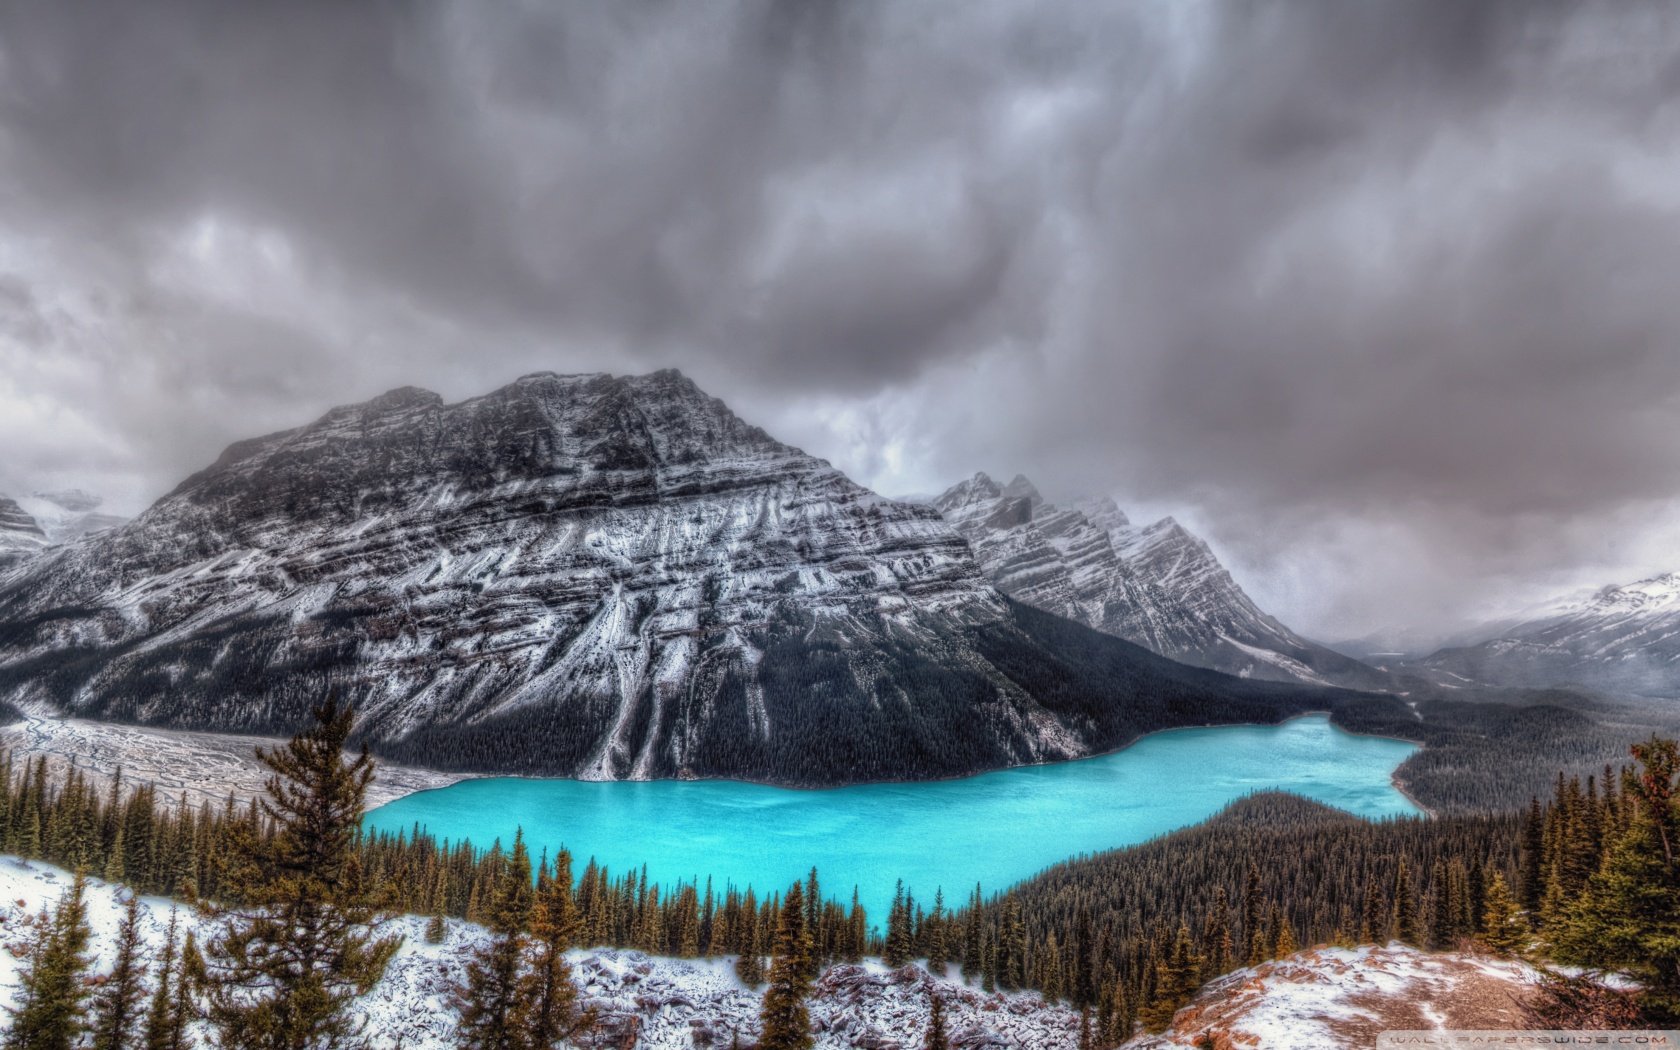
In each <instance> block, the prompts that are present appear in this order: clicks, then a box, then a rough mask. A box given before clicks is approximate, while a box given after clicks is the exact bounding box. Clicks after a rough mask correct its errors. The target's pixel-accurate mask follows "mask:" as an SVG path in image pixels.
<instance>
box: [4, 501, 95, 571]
mask: <svg viewBox="0 0 1680 1050" xmlns="http://www.w3.org/2000/svg"><path fill="white" fill-rule="evenodd" d="M103 505H104V501H103V500H102V499H100V497H98V496H93V495H89V494H88V493H86V492H83V491H81V490H80V489H72V490H70V491H68V492H37V493H35V494H34V495H32V496H24V497H19V498H17V499H12V498H10V497H8V496H4V495H0V569H4V568H5V567H6V566H8V565H15V564H17V563H19V562H22V561H23V560H25V559H26V558H29V557H31V556H33V555H35V554H39V553H40V552H41V551H43V550H45V549H46V548H47V547H49V546H51V545H52V544H55V543H69V542H70V541H72V540H75V539H78V538H79V537H82V536H86V535H88V534H89V533H93V532H99V531H101V530H103V529H109V528H112V527H114V526H117V525H121V524H122V523H123V521H125V520H126V519H124V518H119V517H117V516H115V515H112V514H104V513H101V512H100V510H99V508H100V507H101V506H103Z"/></svg>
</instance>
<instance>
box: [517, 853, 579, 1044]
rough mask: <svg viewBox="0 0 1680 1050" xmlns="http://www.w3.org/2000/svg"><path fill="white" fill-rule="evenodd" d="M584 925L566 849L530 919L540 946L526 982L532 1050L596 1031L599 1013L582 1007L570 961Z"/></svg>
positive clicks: (541, 888) (540, 887) (543, 885)
mask: <svg viewBox="0 0 1680 1050" xmlns="http://www.w3.org/2000/svg"><path fill="white" fill-rule="evenodd" d="M545 868H546V865H545ZM545 874H546V872H545ZM582 925H583V923H582V920H581V918H580V917H579V916H578V913H577V905H576V902H575V901H574V900H573V899H572V858H571V856H570V855H569V854H567V853H566V851H565V850H561V851H560V854H559V855H558V856H557V857H556V858H555V861H554V874H553V875H552V876H548V877H546V878H544V879H541V880H539V885H538V892H537V901H536V909H535V912H534V914H533V916H532V920H531V932H532V934H533V935H534V936H535V937H536V939H537V943H538V946H539V956H538V959H537V965H536V969H535V971H534V972H533V973H532V974H531V975H530V977H529V978H527V981H528V982H529V985H530V987H529V989H528V991H527V993H526V997H527V999H528V1000H529V1001H530V1003H531V1009H530V1017H529V1026H530V1027H529V1032H528V1042H527V1045H528V1046H529V1047H530V1048H531V1050H551V1048H552V1047H556V1046H559V1045H561V1044H562V1043H564V1042H565V1041H566V1040H568V1039H571V1038H572V1037H574V1036H576V1035H578V1034H579V1033H581V1032H585V1031H588V1030H589V1029H591V1028H594V1027H595V1018H596V1013H595V1010H594V1009H593V1008H590V1009H587V1010H586V1009H583V1008H582V1007H581V1006H580V1005H579V1003H578V989H577V985H576V984H574V983H573V982H572V968H571V964H569V963H568V962H567V961H566V949H567V948H569V947H571V939H572V936H573V934H574V933H576V931H577V930H579V929H580V928H581V927H582Z"/></svg>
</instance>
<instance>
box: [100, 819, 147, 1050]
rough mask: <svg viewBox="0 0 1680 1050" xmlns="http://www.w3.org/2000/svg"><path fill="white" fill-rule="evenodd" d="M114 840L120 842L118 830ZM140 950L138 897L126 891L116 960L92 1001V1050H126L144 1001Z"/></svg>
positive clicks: (119, 830)
mask: <svg viewBox="0 0 1680 1050" xmlns="http://www.w3.org/2000/svg"><path fill="white" fill-rule="evenodd" d="M117 838H118V839H119V840H120V839H121V838H122V831H121V828H120V826H119V829H118V831H117ZM140 950H141V946H140V895H139V894H137V893H134V892H132V891H130V892H129V894H128V906H127V908H126V909H125V910H124V912H123V920H122V924H121V925H120V926H118V927H117V957H116V960H115V962H114V963H113V964H112V966H111V973H110V976H108V977H107V978H106V979H105V984H104V985H103V986H102V987H101V988H100V989H99V991H98V993H97V994H95V995H94V997H93V1024H92V1030H93V1050H129V1043H130V1037H131V1036H132V1034H133V1033H134V1031H135V1029H136V1028H137V1027H138V1026H139V1024H140V1002H141V1000H142V999H144V998H145V997H146V989H145V985H144V983H143V982H144V980H145V976H146V965H145V964H144V963H143V962H141V961H140Z"/></svg>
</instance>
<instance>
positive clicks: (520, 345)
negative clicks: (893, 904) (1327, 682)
mask: <svg viewBox="0 0 1680 1050" xmlns="http://www.w3.org/2000/svg"><path fill="white" fill-rule="evenodd" d="M1677 12H1680V7H1677V5H1673V4H1670V3H1666V2H1664V3H1654V4H1650V5H1648V6H1647V5H1643V4H1640V3H1636V2H1632V0H1613V2H1606V3H1602V4H1557V3H1545V2H1537V0H1520V2H1513V3H1499V2H1495V0H1477V2H1474V3H1467V2H1465V0H1440V2H1426V0H1393V2H1388V3H1373V2H1361V0H1326V2H1323V3H1310V2H1305V0H1302V2H1291V3H1278V4H1268V3H1235V2H1232V3H1221V4H1202V3H1195V2H1189V0H1158V2H1153V3H1144V2H1130V3H1126V2H1118V3H1107V4H1094V3H1091V2H1090V0H1048V2H1040V3H991V2H986V0H951V2H941V0H894V2H891V3H869V2H866V0H835V2H821V0H788V2H786V3H768V2H750V3H713V2H706V0H682V2H675V0H672V2H630V0H604V2H601V3H598V4H590V3H586V2H577V0H574V2H565V3H540V2H535V0H527V2H523V3H492V2H486V0H469V2H461V3H448V2H429V3H419V2H415V3H408V2H403V3H396V2H392V3H378V2H371V0H370V2H355V3H346V2H342V0H332V2H326V3H320V4H306V3H280V2H276V3H267V4H250V3H229V2H227V0H204V2H202V3H171V2H148V3H145V4H112V3H108V2H104V0H98V2H87V3H83V2H80V0H9V2H7V3H6V4H4V5H0V490H7V491H12V492H14V493H22V492H27V491H33V490H36V489H44V488H55V487H62V486H66V485H81V486H83V487H87V488H91V489H95V490H98V491H102V492H105V493H107V494H109V495H110V496H111V497H112V500H113V502H114V503H115V504H117V505H118V508H119V509H124V510H129V511H132V510H135V509H137V508H138V507H140V506H143V505H144V504H145V503H146V502H149V501H150V500H151V499H153V498H155V497H156V496H157V495H159V494H161V493H162V492H164V491H166V490H167V489H168V488H170V487H171V486H172V485H173V484H174V483H175V482H176V481H177V480H179V479H180V478H181V477H182V476H183V475H185V474H186V473H188V472H190V471H192V470H194V469H196V468H198V467H200V466H202V465H204V464H205V463H207V462H209V461H210V460H212V459H213V458H214V457H215V456H216V454H217V453H218V452H219V450H220V449H221V447H222V446H224V445H225V444H227V443H228V442H230V441H232V440H235V439H238V438H241V437H246V436H251V435H254V434H257V433H262V432H267V431H271V430H276V429H281V428H284V427H290V426H295V425H298V424H300V423H303V422H306V421H308V420H310V419H312V418H314V417H315V416H316V415H318V414H319V413H320V412H322V411H323V410H324V409H326V408H327V407H329V406H331V405H333V404H337V403H343V402H347V401H354V400H361V399H364V398H366V397H368V396H372V395H374V394H377V393H379V392H381V391H383V390H385V389H387V388H390V387H393V386H398V385H404V384H415V385H420V386H426V387H429V388H432V389H435V390H438V391H440V392H441V393H443V394H445V395H446V396H449V397H451V398H460V397H467V396H470V395H473V394H476V393H481V392H484V391H486V390H489V389H492V388H494V387H496V386H498V385H501V384H502V383H504V382H506V381H508V380H511V379H513V378H515V377H517V376H519V375H521V374H524V373H527V372H532V371H537V370H544V369H550V370H556V371H593V370H609V371H614V372H641V371H646V370H649V369H653V368H657V367H664V366H671V365H674V366H677V367H681V368H682V369H684V370H685V371H687V372H688V373H689V374H690V375H692V376H693V377H695V379H696V380H698V381H699V382H700V383H701V384H702V385H703V386H705V387H706V388H707V389H709V390H710V391H711V392H713V393H715V394H717V395H718V396H720V397H723V398H724V399H725V400H726V401H728V402H729V403H730V404H731V405H732V406H734V407H735V408H736V410H737V411H738V412H739V413H740V414H742V415H743V416H746V417H747V418H749V419H751V420H753V421H755V422H758V423H761V424H762V425H764V426H765V427H766V428H767V429H769V430H770V431H771V432H772V433H774V434H776V435H777V436H779V437H782V438H783V439H784V440H788V441H790V442H792V443H794V444H798V445H800V446H802V447H804V448H806V449H807V450H809V451H811V452H814V453H816V454H819V455H822V456H825V457H827V458H829V459H831V460H833V461H834V462H835V463H836V464H838V465H840V466H841V467H843V468H845V469H846V470H847V471H849V472H850V473H851V474H852V475H853V476H854V477H856V478H858V479H859V480H860V481H863V482H865V483H866V484H870V485H872V486H873V487H876V488H878V489H880V490H881V491H883V492H886V493H889V494H901V493H910V492H926V491H937V490H938V489H940V488H943V487H944V486H945V485H946V484H949V483H950V482H952V481H955V480H957V479H959V478H961V477H964V476H966V475H968V474H971V473H973V472H974V471H976V470H986V471H988V472H991V473H994V474H1001V475H1004V476H1008V475H1011V474H1013V473H1015V472H1017V471H1021V472H1025V473H1026V474H1028V475H1029V476H1031V477H1032V478H1034V479H1035V480H1036V481H1038V482H1039V485H1040V487H1041V488H1042V489H1044V490H1045V491H1046V493H1047V494H1049V495H1051V496H1052V497H1053V498H1055V497H1057V496H1066V495H1070V494H1073V493H1076V492H1081V491H1104V492H1112V493H1114V494H1115V495H1116V496H1117V497H1118V498H1120V499H1121V501H1122V503H1123V504H1124V505H1126V506H1127V507H1128V508H1131V509H1133V510H1134V511H1135V513H1134V516H1145V515H1149V514H1160V513H1173V514H1176V515H1178V516H1179V517H1180V518H1181V520H1184V521H1186V522H1187V523H1189V524H1191V525H1192V526H1193V527H1195V528H1196V529H1198V530H1199V531H1201V532H1202V533H1203V534H1204V535H1206V536H1207V537H1208V538H1209V539H1210V541H1211V542H1212V543H1213V544H1214V546H1215V548H1216V550H1218V551H1219V553H1220V554H1221V556H1222V557H1223V558H1224V559H1225V560H1226V561H1227V563H1228V564H1229V565H1230V566H1231V568H1232V569H1233V571H1234V572H1235V574H1236V575H1237V577H1238V579H1239V580H1240V581H1241V582H1242V583H1243V584H1244V585H1245V587H1247V588H1248V589H1249V591H1250V592H1251V593H1252V594H1253V595H1254V596H1255V597H1256V599H1257V600H1258V601H1259V602H1260V603H1261V604H1262V605H1263V606H1264V607H1266V608H1268V609H1269V610H1271V611H1273V612H1275V613H1277V614H1278V615H1279V616H1280V617H1281V618H1283V619H1284V620H1285V621H1286V622H1288V623H1290V624H1292V625H1293V626H1295V627H1297V628H1298V629H1300V630H1302V631H1304V632H1307V633H1310V634H1314V635H1316V636H1318V637H1322V638H1328V639H1332V640H1334V639H1338V638H1345V637H1352V636H1356V635H1361V634H1364V633H1367V632H1372V631H1386V632H1421V633H1423V634H1426V635H1427V634H1430V633H1439V632H1442V631H1446V630H1449V629H1451V628H1453V627H1454V626H1455V625H1457V624H1459V623H1461V622H1463V621H1465V620H1467V619H1474V618H1476V617H1479V616H1482V615H1487V614H1495V613H1499V612H1502V611H1504V610H1506V609H1508V608H1510V607H1513V606H1519V605H1522V604H1524V603H1526V602H1529V601H1532V600H1535V599H1537V598H1540V597H1544V596H1548V595H1551V594H1554V593H1558V592H1568V591H1572V590H1575V589H1577V588H1580V587H1583V586H1596V585H1599V584H1602V583H1607V582H1612V581H1618V580H1628V579H1632V578H1636V577H1638V576H1641V575H1646V574H1649V573H1652V572H1656V571H1661V570H1668V569H1680V426H1677V424H1680V98H1677V96H1680V15H1677Z"/></svg>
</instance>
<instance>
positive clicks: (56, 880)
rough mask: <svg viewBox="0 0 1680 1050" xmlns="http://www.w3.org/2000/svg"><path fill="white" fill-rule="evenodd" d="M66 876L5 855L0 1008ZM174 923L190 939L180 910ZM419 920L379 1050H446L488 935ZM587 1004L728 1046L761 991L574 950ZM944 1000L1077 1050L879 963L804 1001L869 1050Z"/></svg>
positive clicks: (981, 1033)
mask: <svg viewBox="0 0 1680 1050" xmlns="http://www.w3.org/2000/svg"><path fill="white" fill-rule="evenodd" d="M70 882H71V877H70V876H69V875H68V874H67V873H65V872H64V871H62V870H60V869H58V868H54V867H52V866H50V865H46V864H41V863H39V862H29V863H27V864H26V863H24V862H21V861H19V860H17V859H16V858H13V857H4V858H0V1005H4V1006H10V1005H15V999H14V996H15V986H16V983H17V975H18V971H19V967H20V960H21V955H22V953H23V950H24V948H25V947H26V946H27V945H28V943H29V941H30V937H29V934H30V931H31V926H32V923H33V922H34V921H35V917H36V916H38V915H39V914H40V912H41V909H42V908H43V907H49V908H50V907H51V905H52V904H53V902H55V901H56V900H57V899H58V898H59V896H60V895H61V894H62V893H63V892H64V890H65V889H66V888H67V887H68V886H69V885H70ZM87 902H88V924H89V926H90V927H91V928H92V930H93V941H92V945H91V948H90V950H91V951H92V952H93V953H94V954H95V955H96V956H98V957H99V959H100V962H99V964H98V966H99V968H102V969H103V968H108V967H109V965H110V959H111V955H112V953H113V949H114V945H115V943H116V931H117V925H118V923H119V922H120V920H121V917H122V907H123V905H122V901H121V900H119V897H118V893H117V890H116V888H115V887H113V886H110V885H108V884H106V883H103V882H100V881H98V880H90V882H89V886H88V893H87ZM142 904H143V905H144V907H143V909H142V920H141V926H142V930H143V933H144V936H145V939H146V943H147V945H148V946H149V947H150V948H151V949H152V950H153V951H154V952H155V951H156V950H157V949H159V948H161V947H162V945H163V941H164V936H165V931H166V930H167V929H168V925H169V913H170V909H171V907H172V906H173V905H172V902H170V901H168V900H165V899H162V898H154V897H147V898H142ZM180 917H181V921H182V923H183V928H193V929H197V930H199V931H200V932H199V936H200V937H201V938H202V937H203V936H204V931H203V930H202V927H201V926H200V921H199V920H198V919H197V917H196V916H194V915H193V913H192V912H191V911H189V910H186V909H182V910H181V912H180ZM425 924H426V920H425V919H424V918H421V917H418V916H407V917H405V918H403V919H401V920H399V921H398V922H397V923H395V924H394V927H395V929H396V931H397V932H401V933H403V934H404V935H405V941H404V943H403V946H402V949H401V950H400V951H399V952H398V953H397V955H396V958H395V959H394V960H393V961H392V963H391V968H390V969H389V970H388V971H387V972H386V975H385V979H384V980H383V981H381V982H380V983H379V985H378V986H377V987H376V988H375V989H374V990H373V991H372V992H371V993H370V994H369V995H368V996H367V997H366V998H365V999H363V1000H362V1003H361V1009H362V1010H363V1011H364V1014H365V1016H366V1018H367V1021H368V1028H367V1032H368V1035H369V1036H371V1037H372V1043H373V1046H374V1047H376V1048H378V1050H396V1048H397V1047H401V1048H402V1050H434V1048H435V1050H443V1048H446V1047H453V1046H454V1045H455V1041H454V1034H455V1015H454V1013H453V1011H451V1010H450V1008H449V1006H448V1000H449V995H450V990H451V988H452V987H454V985H455V984H456V983H457V982H459V981H460V980H461V979H462V976H463V968H464V967H465V965H466V962H467V959H468V958H469V956H470V955H471V952H472V949H473V948H474V947H475V946H476V945H477V944H479V943H481V941H482V939H483V938H484V937H485V932H484V930H483V929H482V928H481V927H477V926H473V925H470V924H468V923H466V922H462V921H459V920H453V921H451V922H450V923H449V932H448V936H447V937H446V938H445V940H444V942H443V943H442V944H437V945H431V944H427V943H426V942H425V937H424V929H425ZM571 958H572V963H573V966H574V971H575V976H576V978H577V980H578V983H579V985H580V986H581V987H582V989H583V992H584V996H585V1000H586V1001H587V1002H589V1003H591V1004H593V1005H595V1006H596V1007H597V1008H598V1010H599V1012H600V1015H601V1019H602V1030H601V1032H600V1033H599V1040H598V1045H600V1046H603V1047H608V1046H610V1047H624V1048H629V1047H636V1048H645V1050H691V1048H695V1047H701V1048H706V1047H715V1048H717V1050H724V1048H727V1047H728V1046H729V1044H730V1039H731V1036H732V1035H733V1034H734V1033H736V1032H739V1033H740V1034H741V1036H742V1042H744V1043H746V1042H751V1041H752V1040H753V1039H754V1038H756V1036H757V1032H758V1007H759V998H760V994H761V991H762V990H754V989H750V988H747V987H746V986H744V985H742V984H741V982H740V981H738V980H737V979H736V978H735V971H734V968H733V960H732V959H721V958H720V959H712V960H701V959H666V958H658V957H650V956H646V955H643V954H641V953H639V952H630V951H614V950H607V949H595V950H586V951H574V952H572V953H571ZM931 994H937V995H939V996H940V997H941V998H942V999H943V1001H944V1005H945V1017H946V1030H947V1031H948V1032H949V1033H950V1034H951V1045H952V1046H953V1047H962V1048H976V1047H999V1048H1018V1050H1074V1048H1075V1047H1076V1046H1077V1045H1078V1028H1079V1019H1078V1015H1077V1014H1075V1013H1074V1012H1073V1011H1071V1010H1069V1009H1067V1008H1065V1007H1060V1006H1058V1007H1050V1006H1046V1005H1044V1003H1043V1002H1042V1000H1040V999H1039V997H1038V996H1037V995H1035V994H1017V995H1003V994H1001V993H994V994H986V993H984V992H981V991H979V990H978V989H976V988H972V987H969V986H967V985H965V984H964V983H963V982H962V980H961V978H954V979H950V978H934V977H932V976H930V975H929V974H928V973H927V972H926V971H925V970H922V969H920V968H917V967H906V968H904V969H902V970H898V971H889V970H887V969H886V968H885V967H883V966H881V965H880V964H879V963H874V962H871V963H866V964H865V965H863V966H836V967H834V968H832V969H830V970H829V971H828V972H827V973H825V974H824V975H823V976H822V977H821V978H820V979H819V981H818V984H817V990H816V993H815V995H814V996H813V997H812V1000H811V1003H810V1009H811V1017H812V1024H813V1027H814V1028H815V1029H816V1032H817V1046H818V1047H819V1048H820V1050H840V1048H852V1047H866V1048H870V1050H913V1048H917V1047H920V1046H921V1045H922V1040H923V1038H924V1036H925V1033H926V1030H927V1016H928V1002H929V996H930V995H931Z"/></svg>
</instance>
